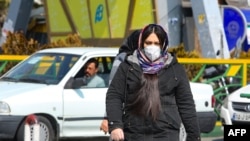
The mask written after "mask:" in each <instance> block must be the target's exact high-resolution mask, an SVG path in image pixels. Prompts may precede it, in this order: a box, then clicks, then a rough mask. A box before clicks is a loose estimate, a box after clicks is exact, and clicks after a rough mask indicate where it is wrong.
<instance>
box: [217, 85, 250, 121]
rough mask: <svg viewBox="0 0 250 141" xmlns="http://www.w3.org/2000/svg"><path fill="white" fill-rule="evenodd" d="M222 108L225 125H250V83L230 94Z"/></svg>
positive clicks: (221, 113)
mask: <svg viewBox="0 0 250 141" xmlns="http://www.w3.org/2000/svg"><path fill="white" fill-rule="evenodd" d="M220 110H221V111H220V117H221V122H222V124H223V125H237V124H249V125H250V85H246V86H244V87H241V88H239V89H237V90H236V91H234V92H233V93H231V94H230V95H228V96H227V97H226V98H225V99H224V101H223V105H222V106H221V109H220Z"/></svg>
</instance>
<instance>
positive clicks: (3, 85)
mask: <svg viewBox="0 0 250 141" xmlns="http://www.w3.org/2000/svg"><path fill="white" fill-rule="evenodd" d="M46 87H48V85H46V84H32V83H22V82H18V83H17V82H2V81H1V82H0V90H1V92H0V100H2V99H5V98H8V97H12V96H14V95H15V96H16V95H18V94H22V93H29V92H34V91H41V89H44V88H46Z"/></svg>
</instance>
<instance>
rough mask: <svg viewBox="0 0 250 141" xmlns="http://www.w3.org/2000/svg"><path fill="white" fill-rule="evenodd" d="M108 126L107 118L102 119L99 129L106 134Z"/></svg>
mask: <svg viewBox="0 0 250 141" xmlns="http://www.w3.org/2000/svg"><path fill="white" fill-rule="evenodd" d="M108 129H109V127H108V120H107V119H104V120H102V123H101V126H100V130H102V131H103V132H104V134H107V133H108V131H109V130H108Z"/></svg>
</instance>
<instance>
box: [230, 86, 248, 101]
mask: <svg viewBox="0 0 250 141" xmlns="http://www.w3.org/2000/svg"><path fill="white" fill-rule="evenodd" d="M242 93H244V94H249V95H250V85H246V86H244V87H241V88H240V89H238V90H236V91H234V92H233V93H232V94H230V95H229V100H230V101H235V102H250V98H244V97H240V95H241V94H242Z"/></svg>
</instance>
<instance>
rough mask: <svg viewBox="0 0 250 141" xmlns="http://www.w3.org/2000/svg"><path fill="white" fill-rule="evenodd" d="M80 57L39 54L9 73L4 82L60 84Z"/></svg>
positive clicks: (3, 78) (4, 77) (3, 79)
mask: <svg viewBox="0 0 250 141" xmlns="http://www.w3.org/2000/svg"><path fill="white" fill-rule="evenodd" d="M79 58H80V56H79V55H72V54H58V53H37V54H34V55H32V56H31V57H29V58H28V59H27V60H25V61H23V62H22V63H20V64H18V65H17V66H16V67H14V68H13V69H11V70H10V71H9V72H7V73H6V74H5V75H4V76H3V77H2V78H1V80H2V81H11V82H28V83H42V84H58V83H59V82H60V81H61V80H62V78H63V77H64V76H65V75H66V74H67V72H68V71H69V70H70V68H72V67H73V65H74V64H75V63H76V61H77V60H78V59H79Z"/></svg>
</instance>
